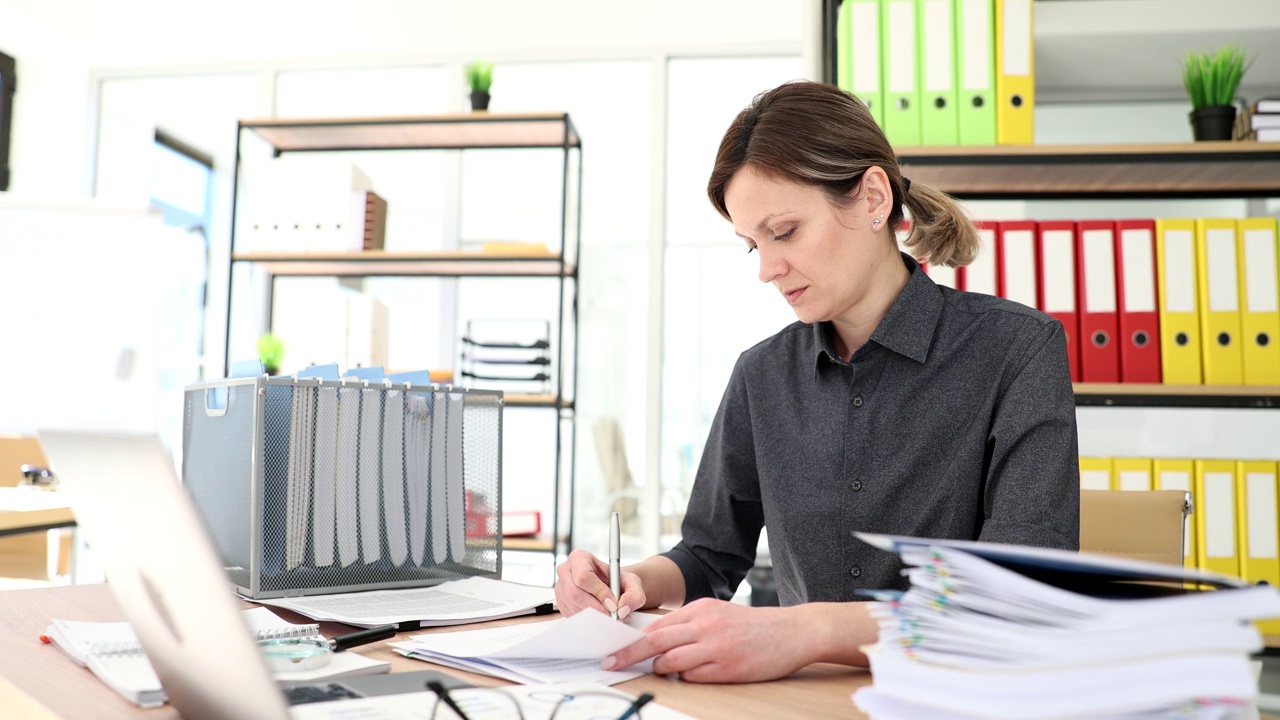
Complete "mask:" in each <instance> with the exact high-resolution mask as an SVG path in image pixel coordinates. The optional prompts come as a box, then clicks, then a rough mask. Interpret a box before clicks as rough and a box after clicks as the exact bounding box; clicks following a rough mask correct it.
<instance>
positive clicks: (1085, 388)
mask: <svg viewBox="0 0 1280 720" xmlns="http://www.w3.org/2000/svg"><path fill="white" fill-rule="evenodd" d="M1073 388H1074V389H1075V395H1076V405H1077V406H1078V407H1191V408H1197V407H1198V408H1280V385H1154V384H1143V383H1075V384H1074V385H1073Z"/></svg>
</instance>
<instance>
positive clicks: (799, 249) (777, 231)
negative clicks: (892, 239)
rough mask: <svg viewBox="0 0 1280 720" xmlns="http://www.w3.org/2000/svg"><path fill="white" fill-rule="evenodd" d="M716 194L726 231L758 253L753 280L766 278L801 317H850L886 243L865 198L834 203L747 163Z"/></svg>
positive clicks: (817, 319) (808, 320)
mask: <svg viewBox="0 0 1280 720" xmlns="http://www.w3.org/2000/svg"><path fill="white" fill-rule="evenodd" d="M724 199H725V207H726V208H727V209H728V211H729V217H730V218H731V219H732V221H733V229H734V231H735V232H736V233H737V234H738V236H739V237H741V238H742V239H743V240H745V241H746V243H747V247H748V248H749V249H754V251H755V252H756V253H758V254H759V256H760V281H761V282H767V283H773V285H774V287H776V288H778V291H779V292H781V293H782V296H783V298H785V299H786V301H787V302H788V303H789V304H790V305H791V308H792V309H793V310H794V311H795V313H796V317H797V318H799V319H800V321H801V322H805V323H816V322H821V321H824V320H835V319H837V318H840V317H842V316H856V308H857V307H858V305H859V303H860V302H861V301H862V300H863V298H864V297H865V295H866V293H867V289H868V285H869V281H870V278H871V276H872V275H873V274H874V272H875V271H876V268H877V267H878V266H879V265H880V264H881V263H882V262H883V260H884V255H885V251H886V249H887V246H886V247H881V245H883V244H884V243H885V242H886V239H885V238H882V237H879V236H878V234H877V233H875V232H874V231H873V230H872V228H871V220H870V218H869V217H868V214H867V207H866V205H867V203H866V201H865V200H862V199H859V200H856V201H855V202H853V203H852V204H851V205H850V206H849V207H847V208H838V207H836V206H834V205H833V204H832V203H831V202H830V201H829V200H827V196H826V195H825V194H824V193H823V191H822V190H820V189H818V188H816V187H813V186H809V185H800V184H796V183H793V182H790V181H787V180H779V179H776V178H773V177H771V176H769V175H765V174H763V173H761V172H760V171H759V170H757V169H755V168H754V167H752V166H750V165H748V166H745V167H743V168H742V169H741V170H739V171H738V172H737V173H736V174H735V175H734V176H733V178H732V179H731V180H730V181H729V184H728V185H727V186H726V187H725V194H724ZM895 257H896V253H895Z"/></svg>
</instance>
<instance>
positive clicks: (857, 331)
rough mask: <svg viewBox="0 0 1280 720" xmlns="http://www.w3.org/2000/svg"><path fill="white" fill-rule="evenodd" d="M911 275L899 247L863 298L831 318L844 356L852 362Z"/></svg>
mask: <svg viewBox="0 0 1280 720" xmlns="http://www.w3.org/2000/svg"><path fill="white" fill-rule="evenodd" d="M910 278H911V273H910V271H908V270H907V265H906V263H904V262H903V261H902V256H901V255H899V254H898V252H897V250H896V249H895V250H894V251H893V254H892V255H890V256H888V257H886V258H885V259H884V260H883V261H882V262H881V263H880V264H879V267H878V268H877V271H876V272H875V273H874V274H873V275H872V276H871V283H870V287H868V288H867V292H866V293H864V294H863V300H862V302H860V303H858V305H856V306H855V307H853V308H850V309H849V311H848V312H846V313H845V314H844V315H842V316H841V317H837V318H834V319H833V320H832V321H831V326H832V330H833V333H832V335H833V337H832V338H831V340H832V344H833V346H834V347H835V351H836V354H837V355H839V356H840V358H841V359H842V360H844V361H845V362H848V361H849V360H850V358H852V357H853V354H854V353H855V352H857V350H858V348H860V347H862V346H863V345H865V344H866V342H867V340H868V339H870V338H871V333H873V332H875V330H876V328H877V327H879V326H880V321H881V320H884V316H885V315H886V314H888V312H889V308H890V307H892V306H893V302H894V301H895V300H897V299H898V296H899V295H901V294H902V288H904V287H906V286H907V280H909V279H910Z"/></svg>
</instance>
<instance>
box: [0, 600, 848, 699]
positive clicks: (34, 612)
mask: <svg viewBox="0 0 1280 720" xmlns="http://www.w3.org/2000/svg"><path fill="white" fill-rule="evenodd" d="M247 605H248V604H247V603H246V606H247ZM273 610H274V611H275V612H277V613H279V614H280V615H281V616H282V617H285V618H286V619H288V620H291V621H293V622H303V621H306V619H305V618H302V617H301V616H298V615H295V614H294V613H290V612H287V611H284V610H278V609H275V608H273ZM55 617H57V618H61V619H64V620H97V621H105V620H122V619H124V616H123V614H122V613H121V612H120V608H119V605H118V604H117V603H116V600H115V596H114V595H112V594H111V591H110V588H109V587H107V586H106V585H78V586H70V587H57V588H41V589H38V590H10V591H7V592H0V677H2V678H4V679H5V680H7V681H8V682H9V683H10V684H11V685H12V686H13V687H14V688H16V689H17V690H18V691H21V692H22V693H25V694H26V695H27V696H29V698H30V699H33V700H35V702H37V703H39V704H40V705H43V706H44V707H45V708H48V710H49V711H50V713H51V715H52V716H53V717H58V718H67V719H69V720H75V719H78V718H94V720H116V719H121V720H123V719H138V718H140V719H142V720H171V719H172V718H177V717H178V713H177V712H176V711H175V710H174V709H173V708H172V707H170V706H168V705H166V706H165V707H163V708H158V709H155V710H141V709H139V708H138V707H137V706H135V705H133V704H132V703H130V702H129V701H127V700H125V699H124V698H122V697H120V696H119V695H117V694H116V693H115V692H114V691H112V690H111V689H110V688H108V687H107V686H106V685H104V684H103V683H102V682H101V681H100V680H98V678H97V677H96V676H95V675H93V673H91V672H89V671H88V670H86V669H84V668H81V667H78V666H76V664H75V663H73V662H72V661H71V659H70V658H68V657H67V656H66V655H65V654H64V653H63V652H62V651H61V650H58V649H57V648H56V647H54V646H52V645H46V644H43V643H41V642H40V640H39V636H40V635H41V634H42V633H43V632H44V631H45V628H46V627H48V625H49V621H50V619H52V618H55ZM552 617H555V616H552ZM546 619H548V618H536V619H535V618H519V619H512V620H499V621H495V622H494V623H489V624H491V625H499V624H510V623H517V622H540V621H544V620H546ZM475 627H483V626H477V625H469V626H466V628H475ZM456 629H460V628H438V629H434V630H424V631H418V633H421V632H449V631H451V630H456ZM321 630H322V632H324V633H325V634H326V635H334V634H338V633H341V632H347V631H349V630H351V628H349V627H348V626H346V625H340V624H337V623H322V624H321ZM415 634H417V633H415ZM407 637H408V633H404V634H402V635H401V636H400V637H398V638H397V639H398V640H403V639H406V638H407ZM350 652H361V653H362V654H366V655H368V656H370V657H376V658H379V659H382V660H388V661H390V662H391V669H392V672H399V671H407V670H424V669H429V668H430V669H439V670H444V671H445V672H448V673H450V674H453V675H456V676H458V677H460V678H463V679H465V680H466V681H467V682H470V683H472V684H474V685H486V686H488V685H503V684H507V683H505V681H503V680H498V679H496V678H491V677H487V676H484V675H476V674H473V673H468V672H463V671H461V670H454V669H452V668H443V667H440V666H438V665H433V664H431V663H426V662H423V661H421V660H412V659H409V658H406V657H403V656H401V655H399V654H397V653H395V652H394V651H392V650H391V649H390V648H388V647H387V646H386V645H384V644H377V645H373V646H371V647H370V648H368V649H366V648H360V649H358V650H352V651H350ZM870 682H871V676H870V674H868V673H867V672H866V671H863V670H857V669H853V668H847V667H842V666H839V665H813V666H810V667H808V668H805V669H804V670H802V671H800V672H799V673H796V674H795V675H793V676H791V677H788V678H785V679H783V680H777V681H774V682H767V683H753V684H746V685H698V684H695V683H683V682H678V681H672V680H667V679H666V678H663V677H659V676H655V675H647V676H644V677H641V678H636V679H635V680H630V681H628V682H625V683H619V684H618V685H617V686H616V687H617V688H619V689H621V690H623V691H625V692H628V693H632V694H636V695H638V694H640V693H642V692H650V693H653V694H654V696H655V698H656V700H657V702H659V703H661V704H663V705H666V706H668V707H672V708H675V709H677V710H680V711H682V712H685V713H688V714H689V715H692V716H694V717H697V718H703V719H712V718H755V717H759V718H780V717H802V718H813V719H818V718H842V719H844V720H849V719H853V718H865V717H866V716H865V715H863V714H862V713H860V712H858V710H857V708H856V707H855V706H854V704H853V701H852V700H851V699H850V695H852V694H853V691H854V690H856V689H857V688H859V687H861V686H863V685H866V684H868V683H870ZM3 693H4V687H3V684H0V707H14V706H15V704H14V703H15V702H17V701H18V699H15V698H6V697H4V695H3ZM23 700H25V699H23Z"/></svg>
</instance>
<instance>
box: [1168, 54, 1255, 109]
mask: <svg viewBox="0 0 1280 720" xmlns="http://www.w3.org/2000/svg"><path fill="white" fill-rule="evenodd" d="M1252 64H1253V61H1250V62H1249V63H1248V64H1246V63H1245V60H1244V48H1241V47H1240V46H1238V45H1227V46H1226V47H1224V48H1222V49H1220V50H1218V51H1217V52H1216V53H1187V59H1186V62H1185V63H1184V64H1183V66H1182V84H1183V85H1185V86H1186V88H1187V95H1188V96H1189V97H1190V98H1191V107H1192V108H1193V109H1196V110H1199V109H1200V108H1204V107H1219V106H1224V105H1231V104H1232V103H1233V102H1234V101H1235V98H1236V89H1237V88H1239V87H1240V80H1241V78H1243V77H1244V74H1245V71H1247V70H1248V69H1249V66H1250V65H1252Z"/></svg>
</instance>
